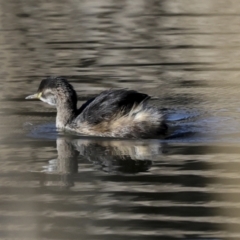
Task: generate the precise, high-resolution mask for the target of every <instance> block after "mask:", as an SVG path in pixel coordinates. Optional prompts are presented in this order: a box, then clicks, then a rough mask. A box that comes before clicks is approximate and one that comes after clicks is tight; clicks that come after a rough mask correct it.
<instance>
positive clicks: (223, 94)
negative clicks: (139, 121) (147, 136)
mask: <svg viewBox="0 0 240 240" xmlns="http://www.w3.org/2000/svg"><path fill="white" fill-rule="evenodd" d="M239 25H240V3H238V2H237V1H234V0H230V1H229V0H228V1H227V0H202V1H195V0H191V1H190V0H182V1H177V0H168V1H155V0H134V1H133V0H131V1H130V0H125V1H113V0H98V1H78V0H69V1H56V0H55V1H50V2H47V1H43V0H41V1H37V2H36V1H34V2H33V1H28V0H22V1H16V0H10V1H3V0H0V31H1V34H0V62H1V65H0V76H1V81H0V93H1V94H0V100H1V105H0V131H1V135H0V142H1V144H0V155H1V168H0V222H1V224H0V225H1V226H0V238H2V239H13V238H14V239H98V240H99V239H104V240H108V239H116V240H117V239H125V238H126V237H128V238H130V239H138V240H141V239H159V238H162V239H194V240H195V239H214V240H216V239H239V237H240V231H239V224H240V204H239V200H240V197H239V196H240V195H239V192H240V188H239V183H240V177H239V167H240V165H239V164H240V162H239V157H240V150H239V143H240V124H239V114H240V107H239V88H240V82H239V75H240V68H239V63H240V58H239V56H240V32H239ZM46 75H60V76H65V77H67V78H68V79H69V81H70V82H71V83H72V84H73V85H74V87H75V89H76V91H77V94H78V96H79V105H80V104H81V103H82V102H83V101H84V100H86V99H88V98H89V97H92V96H94V95H95V94H97V93H99V92H100V91H102V90H105V89H109V88H132V89H136V90H139V91H144V92H146V93H148V94H150V95H152V96H155V97H156V98H155V100H154V101H153V104H155V105H156V106H158V107H160V108H162V109H163V111H164V113H165V114H166V116H167V120H168V123H169V126H170V137H169V138H168V139H166V140H161V139H151V140H121V139H104V138H92V137H91V138H88V137H81V136H75V135H73V134H68V133H61V132H57V131H56V129H55V109H54V108H51V107H49V106H47V105H45V104H44V103H41V102H38V101H26V100H25V99H24V98H25V96H27V95H29V94H32V93H34V92H35V91H36V90H37V87H38V84H39V82H40V80H41V79H42V78H43V77H45V76H46Z"/></svg>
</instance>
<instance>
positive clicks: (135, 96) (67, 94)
mask: <svg viewBox="0 0 240 240" xmlns="http://www.w3.org/2000/svg"><path fill="white" fill-rule="evenodd" d="M26 99H39V100H41V101H43V102H45V103H48V104H50V105H53V106H55V107H56V109H57V115H56V127H57V129H59V130H69V131H72V132H75V133H77V134H80V135H86V136H99V137H110V138H111V137H113V138H134V139H141V138H143V139H146V138H164V137H165V136H166V134H167V130H168V126H167V124H166V122H165V119H164V115H163V114H162V112H161V110H160V109H158V108H157V107H154V106H150V105H149V104H148V100H149V99H150V97H149V96H148V95H147V94H145V93H140V92H138V91H135V90H129V89H109V90H105V91H103V92H101V93H100V94H99V95H97V96H96V97H93V98H90V99H89V100H87V101H86V102H85V103H83V104H82V106H81V107H80V108H79V109H78V108H77V101H78V99H77V94H76V91H75V90H74V88H73V86H72V85H71V84H70V83H69V82H68V80H67V79H65V78H64V77H46V78H44V79H43V80H42V81H41V83H40V85H39V87H38V90H37V93H35V94H32V95H29V96H27V97H26Z"/></svg>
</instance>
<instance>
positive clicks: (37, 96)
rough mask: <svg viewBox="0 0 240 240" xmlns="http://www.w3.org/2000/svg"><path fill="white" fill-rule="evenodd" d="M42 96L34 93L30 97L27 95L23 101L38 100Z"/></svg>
mask: <svg viewBox="0 0 240 240" xmlns="http://www.w3.org/2000/svg"><path fill="white" fill-rule="evenodd" d="M41 96H42V93H41V92H40V93H35V94H32V95H29V96H27V97H25V99H40V97H41Z"/></svg>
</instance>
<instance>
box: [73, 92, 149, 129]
mask: <svg viewBox="0 0 240 240" xmlns="http://www.w3.org/2000/svg"><path fill="white" fill-rule="evenodd" d="M147 98H149V96H148V95H147V94H144V93H139V92H137V91H134V90H126V89H118V90H112V89H111V90H107V91H104V92H102V93H100V94H99V95H98V96H97V97H95V98H93V99H90V100H88V101H87V102H86V103H84V104H83V105H82V107H81V108H80V109H79V110H80V111H81V114H80V115H79V116H78V117H77V119H76V120H81V122H85V121H86V122H88V123H89V124H90V125H91V124H98V123H100V122H102V121H108V120H111V118H112V117H113V116H114V115H115V114H117V113H120V112H121V113H122V115H124V114H127V113H128V112H129V111H130V110H131V109H132V107H133V106H134V105H137V104H139V103H141V102H142V101H144V100H146V99H147Z"/></svg>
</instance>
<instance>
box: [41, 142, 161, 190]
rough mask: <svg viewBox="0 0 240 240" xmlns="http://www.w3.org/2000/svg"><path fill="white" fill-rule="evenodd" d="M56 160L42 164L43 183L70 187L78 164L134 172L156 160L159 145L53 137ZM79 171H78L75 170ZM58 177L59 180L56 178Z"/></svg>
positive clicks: (76, 176)
mask: <svg viewBox="0 0 240 240" xmlns="http://www.w3.org/2000/svg"><path fill="white" fill-rule="evenodd" d="M56 142H57V153H58V157H57V159H53V160H50V161H49V163H48V165H47V166H45V167H44V172H46V173H48V174H45V177H44V179H42V185H44V186H56V185H58V186H59V185H60V186H64V187H72V186H74V181H75V180H74V179H76V178H79V175H80V174H81V173H80V172H81V171H82V170H83V169H82V167H83V166H84V165H85V166H86V164H88V165H89V164H90V166H89V167H88V169H85V171H94V170H97V172H99V171H101V172H107V173H112V174H137V173H140V172H147V171H148V170H149V169H150V167H151V166H152V163H153V162H152V161H153V160H155V159H159V157H160V156H161V153H162V145H161V144H160V142H159V141H157V140H148V141H147V140H145V141H142V140H141V141H136V140H103V139H73V138H70V137H59V138H57V141H56ZM79 170H80V171H79ZM59 178H60V179H59Z"/></svg>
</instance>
